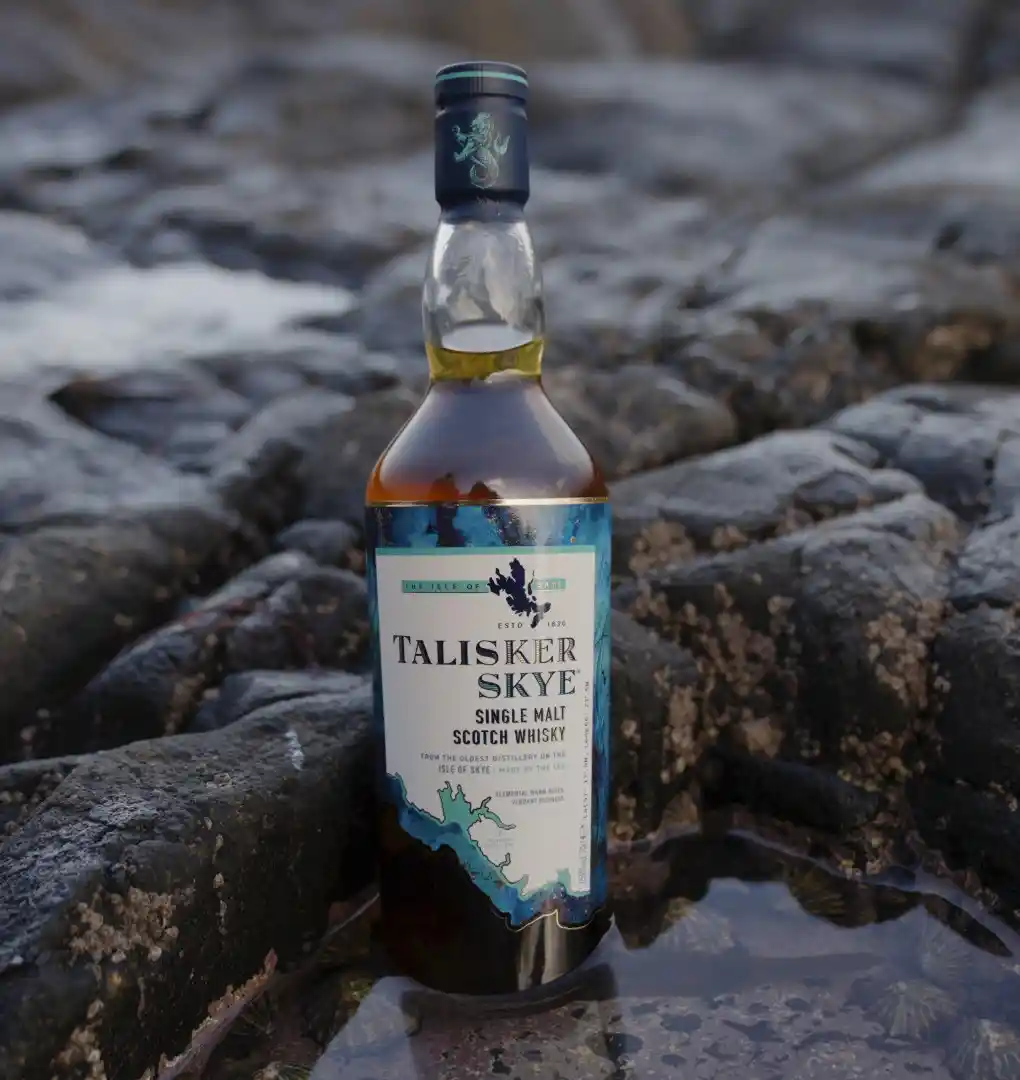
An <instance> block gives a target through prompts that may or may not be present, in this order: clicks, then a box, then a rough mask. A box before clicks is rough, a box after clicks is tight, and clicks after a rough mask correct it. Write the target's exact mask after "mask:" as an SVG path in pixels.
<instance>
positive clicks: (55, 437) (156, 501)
mask: <svg viewBox="0 0 1020 1080" xmlns="http://www.w3.org/2000/svg"><path fill="white" fill-rule="evenodd" d="M207 498H208V495H207V492H206V488H205V485H204V484H203V483H202V482H201V481H199V480H197V479H193V478H190V477H185V476H182V475H181V474H180V473H179V472H177V471H176V470H174V469H172V468H170V467H169V466H168V465H166V464H164V463H163V462H160V461H157V460H156V459H154V458H152V457H150V456H149V455H147V454H143V453H140V452H139V451H138V450H136V449H134V448H133V447H130V446H126V445H124V444H122V443H120V442H118V441H116V440H114V439H111V438H108V437H107V436H105V435H103V434H101V433H99V432H96V431H90V430H89V429H88V428H87V427H85V426H84V425H82V424H78V423H75V422H74V421H73V420H72V419H71V418H69V417H68V416H67V415H66V414H65V413H63V412H62V411H61V410H60V409H59V408H57V407H56V406H55V405H53V404H51V403H48V402H45V401H40V400H39V398H38V396H37V395H36V394H35V393H34V392H23V391H22V390H21V389H20V388H10V389H7V390H5V391H3V392H0V530H2V531H5V532H14V531H18V532H21V531H24V530H26V529H31V528H35V527H38V526H40V525H44V524H47V523H50V522H61V521H67V520H69V519H75V520H97V521H100V522H101V521H103V520H104V519H106V518H107V517H108V516H109V515H115V514H117V513H122V512H125V511H130V510H139V511H142V510H146V509H154V510H158V509H160V508H166V507H172V506H174V505H176V504H184V505H187V504H189V503H194V502H196V501H202V500H204V499H207Z"/></svg>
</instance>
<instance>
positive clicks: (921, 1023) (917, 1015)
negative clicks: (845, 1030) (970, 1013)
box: [868, 979, 956, 1039]
mask: <svg viewBox="0 0 1020 1080" xmlns="http://www.w3.org/2000/svg"><path fill="white" fill-rule="evenodd" d="M955 1012H956V1003H955V1002H954V1001H953V999H952V998H951V997H950V996H949V994H947V993H946V992H945V990H943V989H941V988H940V987H938V986H936V985H935V984H934V983H930V982H925V981H924V980H922V979H910V980H907V981H900V982H895V983H893V984H892V985H891V986H889V987H887V988H886V990H885V991H884V992H883V993H882V994H880V995H879V997H878V998H877V999H876V1000H875V1001H874V1002H873V1003H872V1005H871V1006H870V1008H869V1009H868V1013H869V1015H870V1016H872V1017H873V1018H874V1019H875V1020H877V1021H878V1022H879V1023H880V1024H881V1025H882V1027H884V1028H885V1030H886V1032H887V1034H889V1035H890V1036H891V1037H892V1038H894V1039H926V1038H928V1037H929V1036H930V1035H931V1034H932V1033H933V1032H935V1031H937V1030H938V1029H939V1028H941V1027H942V1026H943V1025H945V1024H946V1023H947V1022H948V1021H949V1020H951V1019H952V1017H953V1015H954V1014H955Z"/></svg>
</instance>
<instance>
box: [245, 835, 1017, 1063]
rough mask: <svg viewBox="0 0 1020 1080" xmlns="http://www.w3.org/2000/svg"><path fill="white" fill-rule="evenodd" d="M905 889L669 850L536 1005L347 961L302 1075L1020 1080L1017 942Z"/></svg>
mask: <svg viewBox="0 0 1020 1080" xmlns="http://www.w3.org/2000/svg"><path fill="white" fill-rule="evenodd" d="M900 876H901V878H903V880H902V881H901V882H899V883H898V884H897V885H896V886H893V885H886V884H861V883H856V882H848V881H845V880H843V879H839V878H835V877H832V876H831V875H829V874H827V873H826V872H824V871H823V870H821V869H819V868H817V867H816V866H814V865H813V864H811V863H808V862H806V861H803V860H800V859H798V858H795V857H792V856H789V855H787V854H785V853H782V852H778V851H776V850H774V849H771V848H768V847H765V846H763V845H761V844H758V843H756V842H754V841H753V840H752V839H749V838H746V837H738V836H729V837H725V838H722V839H719V838H715V839H706V838H698V837H690V838H686V839H681V840H674V841H670V842H669V843H668V844H667V845H664V846H663V847H662V848H660V849H658V850H657V851H656V852H655V853H653V854H651V855H650V854H647V853H645V854H640V853H636V854H634V855H633V856H631V857H629V858H628V859H625V860H623V862H622V863H621V866H620V868H619V874H618V876H617V881H616V894H617V898H616V901H615V909H616V918H615V924H614V927H613V929H612V931H611V932H610V934H609V935H608V936H607V938H606V939H605V940H604V942H603V944H602V946H601V947H600V949H599V950H598V952H597V953H596V955H595V956H593V957H592V958H591V960H590V961H589V962H588V963H587V964H586V965H585V967H584V969H583V970H582V971H581V972H579V973H578V975H577V977H576V978H574V979H572V980H571V981H570V983H569V985H564V986H563V987H562V989H561V991H560V993H559V995H558V997H557V998H554V999H553V1000H547V1001H546V1002H544V1003H542V1004H535V1003H523V1004H520V1003H518V1004H515V1005H513V1006H503V1007H501V1008H500V1007H495V1006H493V1005H491V1004H490V1003H485V1002H477V1001H475V1002H470V1001H467V1002H465V1001H459V1000H454V999H451V998H449V997H445V996H443V995H439V994H433V993H431V992H428V991H425V990H423V989H421V988H420V987H418V986H417V985H416V984H413V983H411V982H410V981H408V980H406V979H402V978H398V977H393V976H388V975H387V974H386V973H385V971H383V970H381V969H380V968H379V967H378V966H376V961H375V960H373V958H372V957H371V956H370V955H369V954H367V953H365V952H362V953H361V955H360V958H358V957H357V956H356V955H353V954H352V955H351V956H350V957H348V958H347V960H346V962H345V959H344V958H343V957H339V956H338V958H337V959H338V962H339V963H340V966H339V967H338V968H337V969H336V970H334V971H333V972H331V973H330V974H329V975H328V976H324V977H323V978H322V980H321V981H320V982H319V983H318V984H317V989H315V990H314V991H313V992H311V993H310V994H306V995H305V1001H304V1005H303V1013H302V1015H303V1016H304V1017H305V1024H306V1028H305V1035H307V1034H308V1031H309V1023H310V1022H309V1016H313V1017H314V1016H318V1017H319V1023H318V1024H314V1023H312V1024H311V1026H312V1027H314V1028H315V1029H316V1030H314V1031H313V1032H312V1037H313V1038H315V1039H316V1040H317V1041H320V1042H325V1041H326V1040H327V1039H329V1038H330V1036H331V1035H333V1033H334V1032H335V1035H333V1037H332V1041H330V1042H329V1045H328V1047H327V1048H326V1050H325V1053H324V1054H323V1056H322V1057H321V1058H320V1059H319V1060H318V1062H317V1063H316V1064H315V1065H314V1066H311V1067H310V1078H311V1080H473V1078H475V1077H490V1076H506V1077H508V1078H511V1080H513V1078H520V1080H554V1078H558V1080H601V1078H606V1080H610V1078H612V1080H623V1078H629V1080H661V1078H672V1077H676V1078H681V1077H682V1078H684V1080H714V1078H718V1080H724V1078H725V1080H815V1078H823V1077H824V1078H829V1080H837V1078H843V1077H846V1078H851V1077H860V1078H872V1077H884V1078H903V1080H907V1078H911V1080H912V1078H914V1077H918V1076H923V1077H929V1078H933V1080H949V1078H952V1080H1020V950H1017V947H1016V936H1015V935H1014V934H1013V933H1012V932H1011V931H1010V930H1009V928H1008V927H1005V926H1002V925H1000V924H998V923H996V922H995V920H993V919H991V918H989V917H985V916H983V915H980V914H979V913H977V914H976V913H975V912H974V909H973V908H972V907H971V910H970V912H968V911H965V910H964V906H965V905H964V904H963V903H962V900H963V898H962V897H961V898H960V900H961V903H960V904H957V903H954V902H953V901H952V899H950V898H948V897H947V895H946V893H947V890H946V888H945V886H944V884H942V883H940V889H939V892H940V893H941V894H942V895H935V894H934V893H932V892H926V891H925V890H924V889H923V888H919V887H917V885H916V884H915V883H913V882H911V881H910V880H909V875H900ZM355 936H356V935H355ZM282 1060H286V1059H285V1058H284V1059H282ZM248 1075H249V1076H250V1075H251V1073H250V1072H249V1073H248ZM273 1075H274V1074H273V1073H272V1072H268V1073H267V1074H266V1076H267V1077H272V1076H273ZM279 1075H281V1076H287V1075H288V1073H287V1072H286V1071H282V1072H280V1073H279ZM290 1075H294V1076H297V1075H301V1076H303V1077H307V1076H309V1070H308V1069H302V1070H301V1071H300V1074H299V1073H297V1072H293V1073H291V1074H290Z"/></svg>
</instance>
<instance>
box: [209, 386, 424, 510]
mask: <svg viewBox="0 0 1020 1080" xmlns="http://www.w3.org/2000/svg"><path fill="white" fill-rule="evenodd" d="M419 400H420V398H419V396H418V395H417V394H415V393H413V392H412V391H410V390H406V389H403V388H396V389H393V390H384V391H380V392H378V393H375V394H366V395H365V396H364V397H361V398H359V399H358V403H357V407H356V408H355V403H354V400H353V399H352V398H349V397H346V396H343V395H340V394H328V393H321V392H320V393H311V392H309V393H305V394H300V395H295V396H292V397H287V398H281V399H279V400H278V401H276V402H274V403H273V404H272V405H270V406H268V407H267V408H266V409H264V410H263V411H262V412H261V413H258V414H257V415H256V416H255V417H254V418H253V419H252V420H251V421H250V422H249V423H248V424H246V425H245V426H244V427H243V428H242V429H241V430H240V431H239V432H238V433H237V434H236V435H235V436H234V437H233V438H232V439H230V440H228V441H227V442H226V443H225V444H224V445H223V446H221V447H219V448H218V449H217V451H216V453H215V455H214V458H213V460H212V461H211V462H210V465H211V471H212V475H213V478H214V482H215V483H216V484H217V485H219V486H220V487H225V488H226V489H230V488H232V487H233V485H234V484H236V483H241V484H242V486H243V487H244V489H245V490H249V489H259V488H264V487H265V486H266V485H269V486H270V487H271V488H272V489H273V490H274V491H275V492H277V493H278V494H279V496H280V498H281V499H286V500H288V501H289V502H293V501H295V500H296V501H297V507H296V508H295V510H296V512H295V513H293V514H283V515H279V516H281V517H282V518H283V520H286V518H287V517H288V516H289V517H291V518H293V517H295V516H304V517H309V518H322V519H327V520H343V521H347V522H349V523H356V524H357V525H358V526H359V527H360V526H361V524H362V518H363V515H364V494H365V492H364V484H365V480H366V478H367V477H368V475H369V473H370V472H371V470H372V467H373V465H375V462H376V460H377V459H378V457H379V455H380V454H381V453H382V452H383V450H385V449H386V446H387V445H388V444H389V442H390V440H391V439H392V438H393V436H394V435H395V434H396V432H397V431H398V430H399V429H400V427H401V425H402V424H403V423H404V421H406V420H407V418H408V417H409V416H410V415H411V413H412V412H413V411H414V409H415V408H416V406H417V405H418V402H419ZM256 478H257V479H256ZM281 524H282V522H281Z"/></svg>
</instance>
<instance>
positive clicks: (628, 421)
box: [544, 365, 737, 477]
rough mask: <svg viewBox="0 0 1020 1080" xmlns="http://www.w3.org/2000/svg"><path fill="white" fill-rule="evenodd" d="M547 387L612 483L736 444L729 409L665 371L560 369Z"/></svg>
mask: <svg viewBox="0 0 1020 1080" xmlns="http://www.w3.org/2000/svg"><path fill="white" fill-rule="evenodd" d="M544 382H545V386H546V389H547V391H548V393H549V396H550V397H551V398H552V401H553V404H555V405H556V407H557V409H559V411H560V412H561V413H562V415H563V416H564V418H565V419H566V421H567V423H568V424H570V426H571V427H572V428H573V429H574V431H576V432H577V434H578V435H580V437H581V439H582V441H583V442H584V443H585V445H586V446H587V447H588V449H589V450H590V451H591V452H592V454H593V455H594V456H595V460H596V461H598V462H599V463H600V464H602V467H603V469H604V471H606V472H607V474H608V475H609V476H611V477H615V476H627V475H628V474H630V473H634V472H640V471H641V470H643V469H650V468H654V467H656V466H658V465H665V464H668V463H669V462H671V461H676V460H677V459H678V458H687V457H693V456H694V455H695V454H703V453H707V452H709V451H711V450H718V449H720V448H721V447H723V446H728V445H729V444H731V443H733V442H735V441H736V437H737V430H736V421H735V419H734V417H733V415H732V413H731V412H730V411H729V410H728V409H727V408H726V406H725V405H722V404H720V403H719V402H717V401H716V400H715V399H713V398H710V397H708V396H707V395H706V394H701V393H699V392H698V391H697V390H692V389H690V387H688V386H685V385H684V384H683V383H682V382H681V381H680V380H679V379H677V378H675V377H673V376H671V375H670V374H669V373H668V372H664V371H663V370H662V369H661V368H656V367H652V366H650V365H648V366H638V365H631V366H627V367H624V368H621V369H620V370H619V371H616V372H601V371H594V372H593V371H588V370H586V369H584V368H578V367H575V368H568V369H562V368H561V369H559V370H556V369H554V370H553V371H551V372H550V373H549V375H547V376H546V377H545V379H544Z"/></svg>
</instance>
